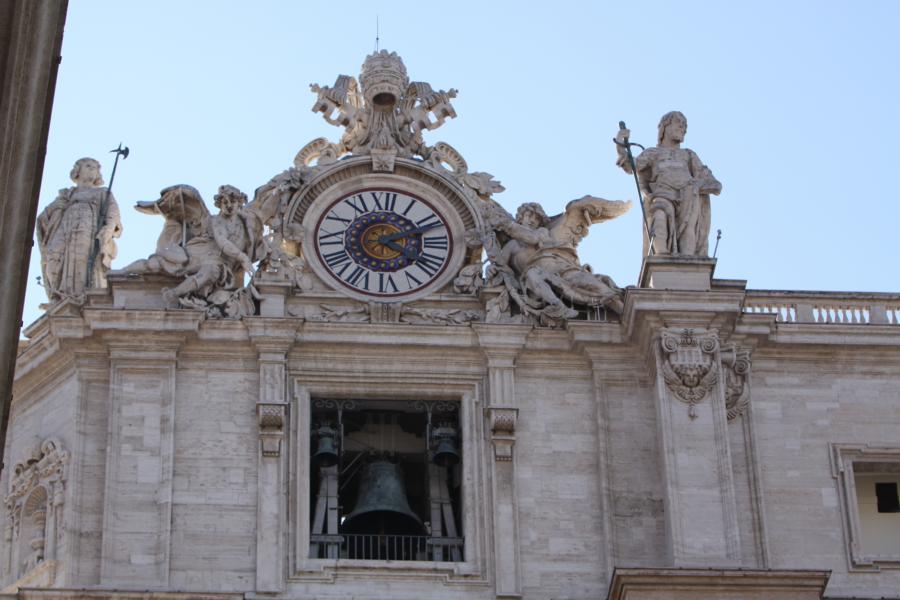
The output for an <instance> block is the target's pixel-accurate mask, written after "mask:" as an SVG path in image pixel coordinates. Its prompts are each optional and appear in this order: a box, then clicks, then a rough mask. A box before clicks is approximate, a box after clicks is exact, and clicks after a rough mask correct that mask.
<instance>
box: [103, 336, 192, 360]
mask: <svg viewBox="0 0 900 600" xmlns="http://www.w3.org/2000/svg"><path fill="white" fill-rule="evenodd" d="M186 339H187V334H185V333H183V332H179V331H157V332H143V333H142V334H141V335H139V336H137V335H134V333H133V332H115V333H113V332H109V333H107V334H105V335H104V336H103V341H104V342H105V344H106V348H107V351H108V352H109V358H110V359H111V360H117V361H137V362H174V361H175V359H176V358H177V357H178V351H179V350H181V347H182V345H184V342H185V340H186Z"/></svg>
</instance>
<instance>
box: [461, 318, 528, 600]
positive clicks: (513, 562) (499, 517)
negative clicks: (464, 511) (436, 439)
mask: <svg viewBox="0 0 900 600" xmlns="http://www.w3.org/2000/svg"><path fill="white" fill-rule="evenodd" d="M473 327H474V329H475V331H476V333H477V334H478V340H479V342H480V344H481V350H482V352H484V355H485V357H486V358H487V367H488V369H487V374H488V403H487V407H486V409H485V411H486V416H487V418H488V423H489V426H490V431H491V443H492V445H493V449H494V452H493V460H492V461H491V465H490V472H491V483H492V497H493V506H492V509H493V525H494V527H493V538H494V572H495V575H494V580H495V585H496V594H497V598H498V599H506V598H520V597H521V595H522V573H521V565H520V564H519V514H518V501H517V497H518V496H517V492H516V462H515V443H516V422H517V420H518V412H519V409H518V408H517V407H516V404H517V402H516V385H515V384H516V382H515V366H516V357H517V356H518V354H519V351H520V350H521V349H522V347H523V346H524V345H525V338H526V337H527V335H528V333H529V332H530V331H531V327H530V326H513V325H475V326H473Z"/></svg>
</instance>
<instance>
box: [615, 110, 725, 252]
mask: <svg viewBox="0 0 900 600" xmlns="http://www.w3.org/2000/svg"><path fill="white" fill-rule="evenodd" d="M686 132H687V119H686V118H685V116H684V115H683V114H681V113H680V112H678V111H672V112H669V113H666V114H665V115H663V117H662V119H660V121H659V133H658V145H657V146H656V147H653V148H647V149H646V150H644V151H643V152H641V153H640V155H638V157H637V159H636V160H635V166H636V170H637V175H638V180H639V182H640V186H641V191H642V193H643V195H644V200H645V205H644V206H645V210H646V214H645V215H644V218H645V219H646V220H647V223H648V228H649V233H650V236H652V243H653V252H654V254H657V255H665V254H680V255H688V256H708V255H709V227H710V210H709V195H710V194H716V195H718V194H719V193H720V192H721V191H722V184H721V183H719V181H718V180H717V179H716V178H715V177H713V174H712V171H710V170H709V168H708V167H707V166H706V165H704V164H703V163H702V162H701V161H700V157H698V156H697V154H696V153H695V152H694V151H693V150H689V149H687V148H682V147H681V143H682V142H683V141H684V135H685V133H686ZM628 137H629V131H628V130H627V129H624V128H623V129H620V130H619V133H618V135H617V136H616V142H617V144H616V148H617V150H618V155H619V156H618V160H617V161H616V164H617V165H618V166H620V167H621V168H622V169H623V170H624V171H625V172H626V173H632V172H633V170H632V165H631V163H630V162H629V161H628V154H627V151H626V149H625V147H624V146H623V145H622V144H623V143H624V142H625V141H626V140H627V138H628Z"/></svg>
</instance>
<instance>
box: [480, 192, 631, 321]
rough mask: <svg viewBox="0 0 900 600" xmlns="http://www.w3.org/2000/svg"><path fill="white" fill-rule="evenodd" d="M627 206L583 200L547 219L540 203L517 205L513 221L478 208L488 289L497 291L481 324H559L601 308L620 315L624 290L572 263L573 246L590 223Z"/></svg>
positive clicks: (493, 206) (498, 211)
mask: <svg viewBox="0 0 900 600" xmlns="http://www.w3.org/2000/svg"><path fill="white" fill-rule="evenodd" d="M630 208H631V202H630V201H627V202H622V201H618V200H604V199H602V198H595V197H593V196H584V197H583V198H579V199H578V200H573V201H571V202H569V203H568V204H567V205H566V210H565V212H564V213H562V214H560V215H556V216H554V217H552V218H551V217H548V216H547V214H546V213H545V212H544V209H543V208H542V207H541V205H540V204H537V203H535V202H528V203H525V204H523V205H521V206H520V207H519V209H518V211H517V212H516V217H515V219H513V217H512V216H511V215H510V214H509V213H507V212H506V211H505V210H504V209H503V208H502V207H500V205H499V204H497V203H496V202H488V203H485V204H484V205H483V214H484V218H485V222H486V223H487V224H488V225H489V226H490V230H489V231H488V232H487V233H486V234H485V235H483V240H482V241H483V243H484V248H485V251H486V252H487V255H488V260H489V261H490V267H489V268H488V271H487V278H488V285H502V289H503V291H502V292H501V293H500V295H499V296H498V297H497V298H494V299H492V300H491V301H490V302H489V304H488V307H487V308H488V314H487V320H488V321H492V322H510V321H516V320H518V321H525V320H535V321H537V322H538V323H540V324H542V325H551V326H555V325H559V324H561V323H562V322H564V321H565V320H567V319H571V318H574V317H576V316H577V315H578V314H579V311H578V310H577V308H579V307H603V308H608V309H611V310H613V311H615V312H617V313H621V312H622V309H623V296H624V292H623V291H622V290H621V289H620V288H619V287H618V286H617V285H616V284H615V283H614V282H613V280H612V279H611V278H609V277H608V276H606V275H598V274H595V273H593V272H592V271H591V268H590V266H588V265H582V264H581V263H580V262H579V260H578V254H577V252H576V248H577V247H578V243H579V242H581V240H582V239H584V237H585V236H586V235H587V233H588V229H589V228H590V226H591V225H592V224H594V223H602V222H603V221H608V220H609V219H613V218H615V217H618V216H620V215H623V214H625V213H626V212H627V211H628V210H629V209H630Z"/></svg>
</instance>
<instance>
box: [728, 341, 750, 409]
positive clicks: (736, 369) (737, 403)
mask: <svg viewBox="0 0 900 600" xmlns="http://www.w3.org/2000/svg"><path fill="white" fill-rule="evenodd" d="M721 356H722V372H723V373H724V374H725V409H726V410H727V411H728V420H729V421H732V420H734V419H736V418H738V417H739V416H741V414H743V412H744V411H745V410H746V409H747V406H748V405H749V404H750V350H749V349H748V348H739V347H738V346H735V345H730V346H727V347H725V348H722V352H721Z"/></svg>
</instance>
